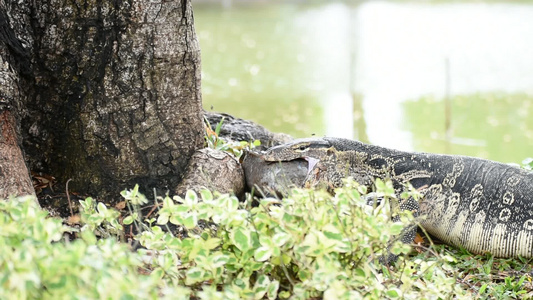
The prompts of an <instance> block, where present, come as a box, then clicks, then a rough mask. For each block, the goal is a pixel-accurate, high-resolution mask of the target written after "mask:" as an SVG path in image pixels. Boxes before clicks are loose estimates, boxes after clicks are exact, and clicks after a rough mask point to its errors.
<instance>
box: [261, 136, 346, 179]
mask: <svg viewBox="0 0 533 300" xmlns="http://www.w3.org/2000/svg"><path fill="white" fill-rule="evenodd" d="M333 152H335V149H334V147H333V145H332V144H331V143H330V142H329V141H327V140H325V139H321V138H305V139H298V140H294V141H292V142H289V143H286V144H283V145H279V146H275V147H272V148H270V149H268V150H267V151H265V152H263V153H262V157H263V159H264V160H265V161H267V162H289V161H294V160H301V159H304V160H306V161H307V162H308V163H309V166H308V174H309V172H310V171H311V170H312V169H313V168H314V167H315V165H316V164H317V163H318V162H319V161H321V160H323V159H324V158H325V157H327V156H329V155H331V154H332V153H333Z"/></svg>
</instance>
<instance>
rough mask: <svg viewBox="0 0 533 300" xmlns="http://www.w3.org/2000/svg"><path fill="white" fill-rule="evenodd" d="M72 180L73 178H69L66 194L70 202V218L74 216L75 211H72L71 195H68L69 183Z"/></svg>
mask: <svg viewBox="0 0 533 300" xmlns="http://www.w3.org/2000/svg"><path fill="white" fill-rule="evenodd" d="M71 180H72V178H69V180H67V183H66V184H65V193H66V194H67V200H68V208H69V209H70V216H73V215H74V211H73V210H72V202H70V195H69V194H68V183H69V182H70V181H71Z"/></svg>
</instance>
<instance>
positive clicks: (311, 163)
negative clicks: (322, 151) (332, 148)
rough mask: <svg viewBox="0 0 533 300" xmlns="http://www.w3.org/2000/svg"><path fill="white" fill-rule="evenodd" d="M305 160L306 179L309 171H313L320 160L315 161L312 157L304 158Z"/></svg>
mask: <svg viewBox="0 0 533 300" xmlns="http://www.w3.org/2000/svg"><path fill="white" fill-rule="evenodd" d="M304 159H305V160H307V163H308V165H307V177H309V174H311V171H312V170H313V169H314V167H315V166H316V164H317V163H318V162H319V161H320V159H316V158H314V157H304Z"/></svg>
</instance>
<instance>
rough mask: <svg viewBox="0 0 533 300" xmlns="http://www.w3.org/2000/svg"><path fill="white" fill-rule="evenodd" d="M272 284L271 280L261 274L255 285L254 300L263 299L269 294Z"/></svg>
mask: <svg viewBox="0 0 533 300" xmlns="http://www.w3.org/2000/svg"><path fill="white" fill-rule="evenodd" d="M269 284H270V279H269V278H268V277H267V276H265V275H263V274H261V275H260V276H259V277H258V278H257V281H256V282H255V284H254V288H253V292H254V299H257V300H259V299H263V297H264V296H265V294H266V293H267V289H268V286H269Z"/></svg>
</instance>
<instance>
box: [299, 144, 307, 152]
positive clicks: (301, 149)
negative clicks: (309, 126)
mask: <svg viewBox="0 0 533 300" xmlns="http://www.w3.org/2000/svg"><path fill="white" fill-rule="evenodd" d="M305 149H307V146H306V145H300V147H298V150H300V151H304V150H305Z"/></svg>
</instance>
